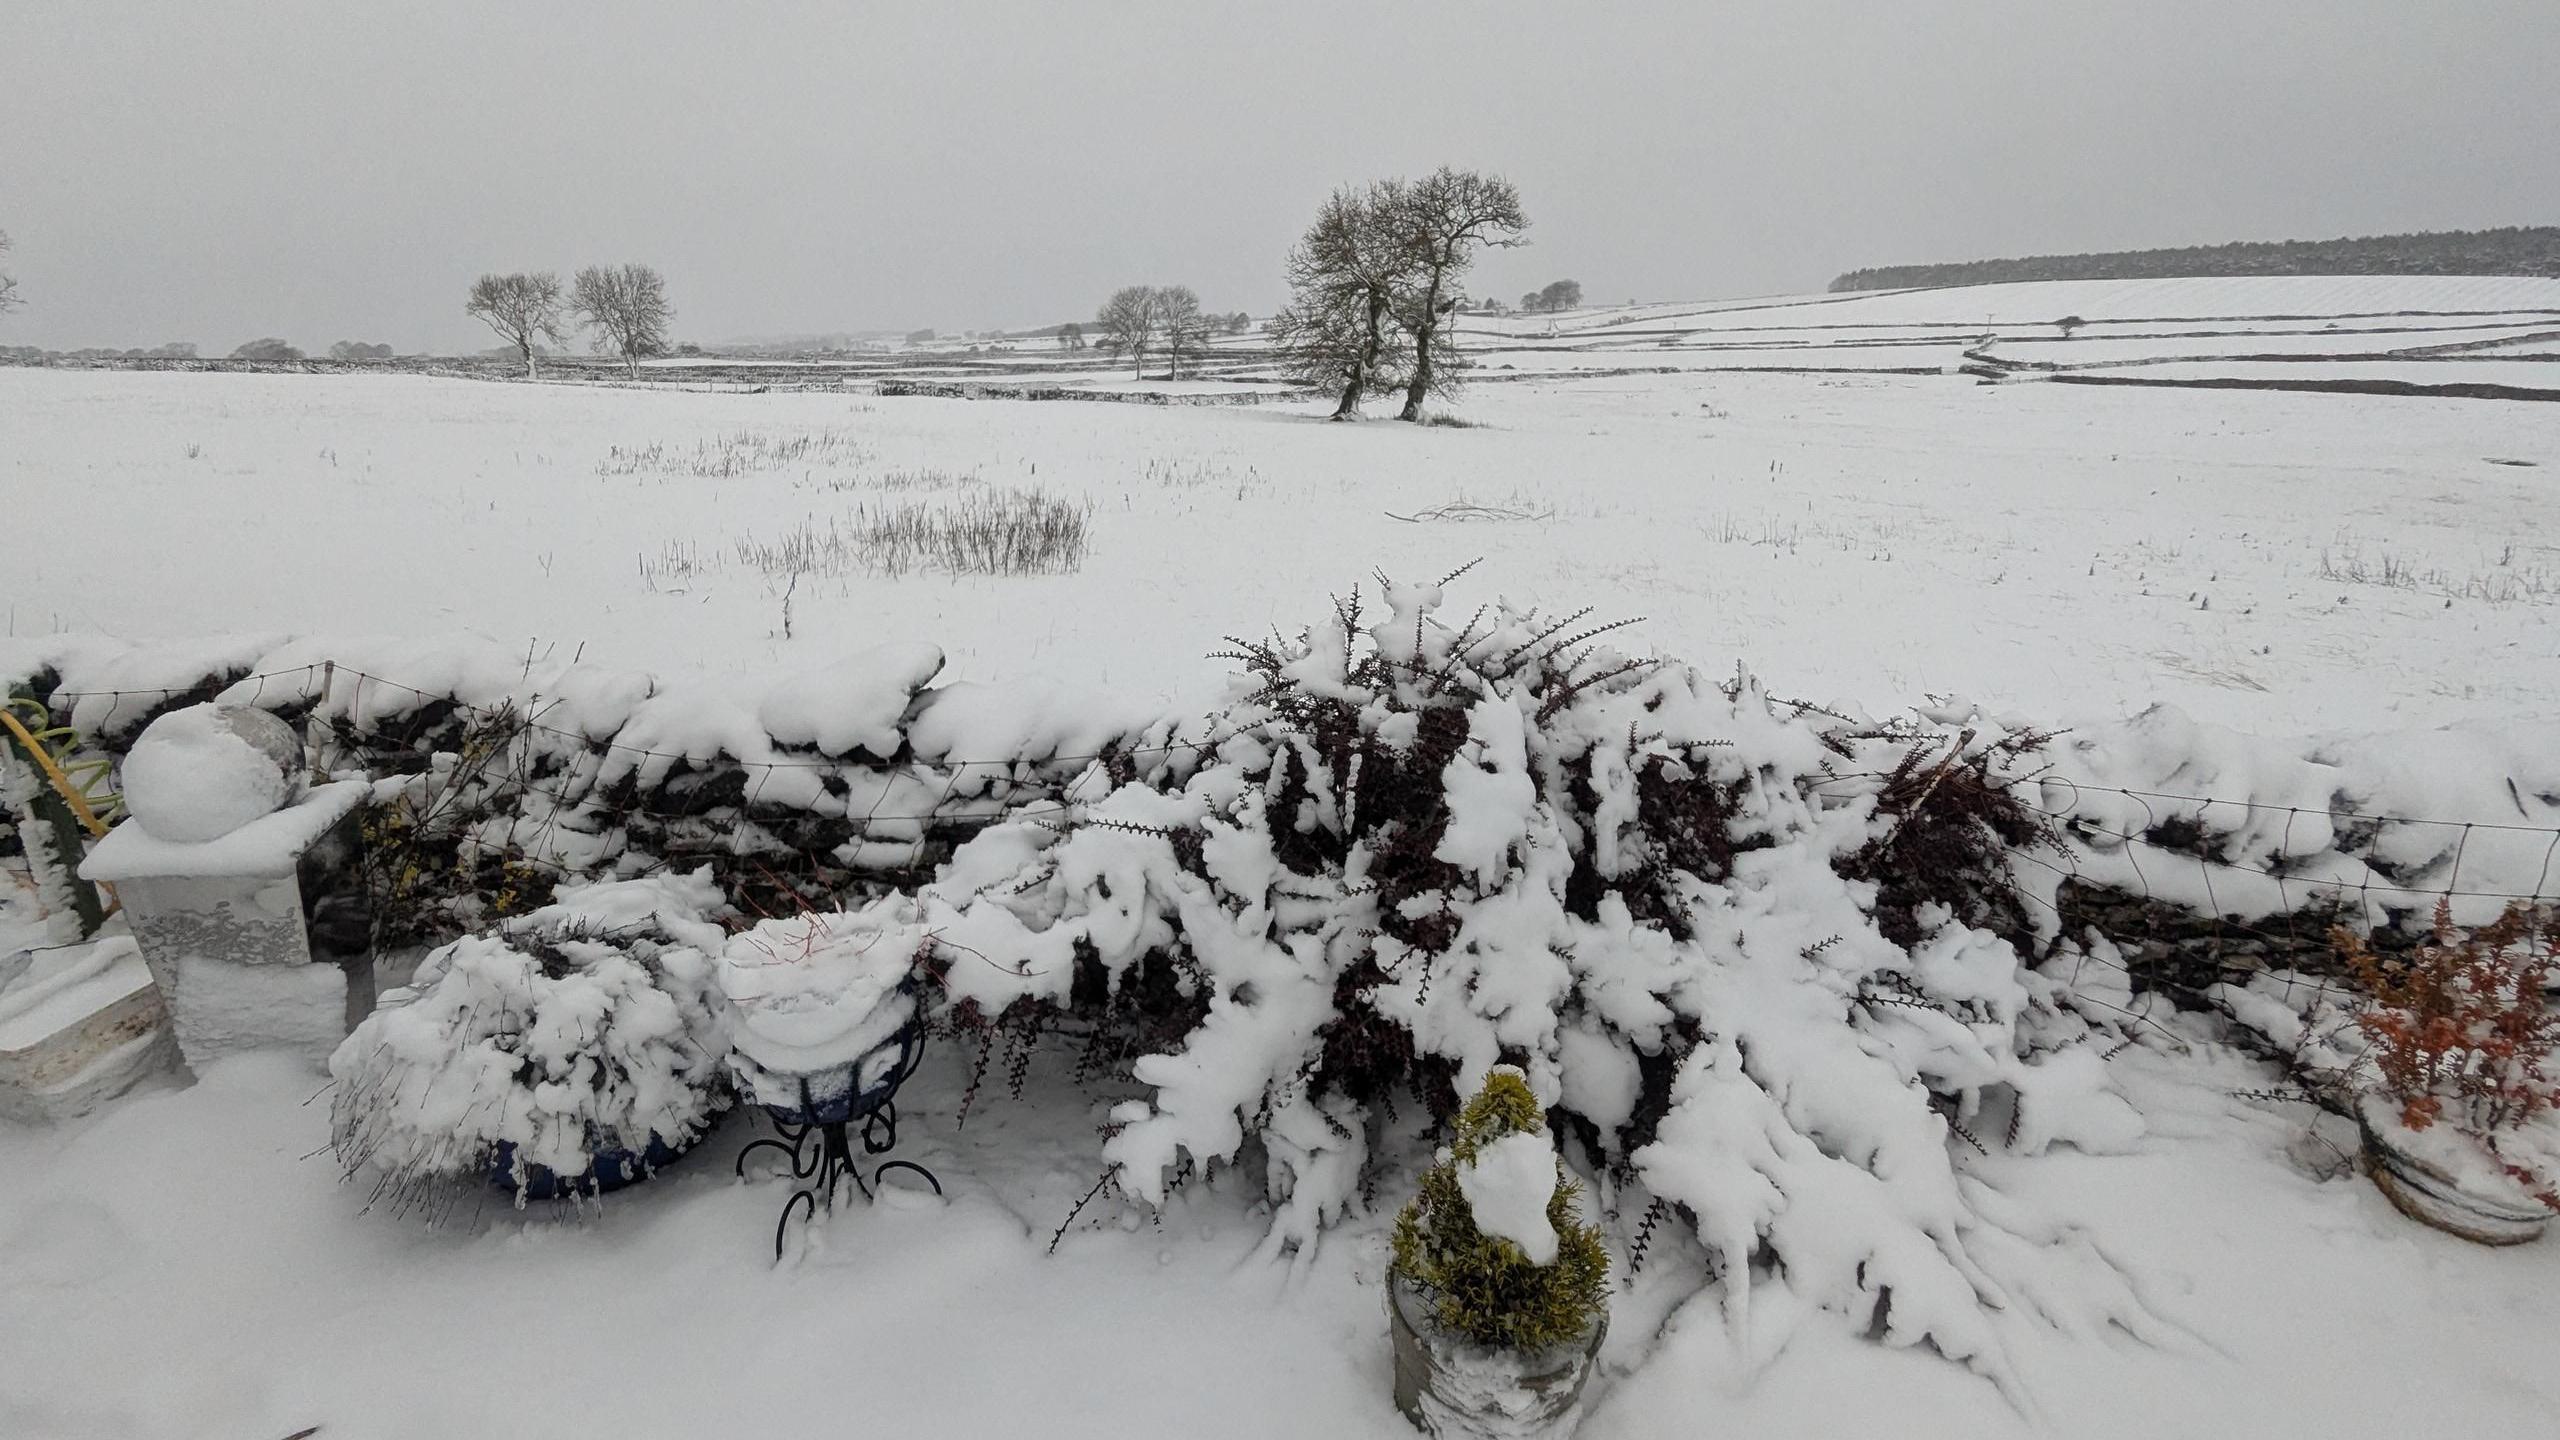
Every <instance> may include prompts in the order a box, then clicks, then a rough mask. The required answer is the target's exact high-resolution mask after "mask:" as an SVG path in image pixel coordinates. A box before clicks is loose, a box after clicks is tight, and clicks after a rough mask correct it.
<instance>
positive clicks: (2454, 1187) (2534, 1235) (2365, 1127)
mask: <svg viewBox="0 0 2560 1440" xmlns="http://www.w3.org/2000/svg"><path fill="white" fill-rule="evenodd" d="M2356 1128H2357V1129H2359V1130H2361V1131H2362V1132H2363V1134H2364V1158H2365V1171H2366V1173H2367V1174H2370V1175H2371V1176H2373V1183H2374V1186H2375V1187H2376V1188H2377V1189H2379V1190H2381V1191H2382V1194H2383V1196H2384V1198H2386V1199H2388V1200H2389V1201H2390V1202H2391V1204H2392V1208H2394V1209H2396V1210H2398V1211H2399V1212H2400V1213H2401V1214H2403V1215H2406V1216H2408V1217H2409V1218H2410V1219H2412V1220H2415V1221H2417V1222H2419V1223H2420V1224H2422V1225H2431V1226H2433V1227H2435V1228H2436V1229H2438V1230H2442V1231H2444V1232H2445V1233H2446V1234H2448V1235H2459V1236H2461V1237H2462V1238H2463V1239H2465V1240H2470V1241H2474V1242H2477V1243H2479V1244H2482V1245H2522V1244H2525V1243H2526V1242H2528V1241H2533V1240H2539V1239H2541V1238H2542V1233H2543V1232H2544V1231H2545V1230H2548V1229H2550V1228H2551V1220H2552V1212H2551V1208H2550V1207H2549V1206H2547V1205H2543V1204H2540V1203H2538V1202H2536V1201H2534V1200H2532V1199H2530V1198H2526V1197H2516V1196H2502V1195H2483V1194H2481V1193H2479V1192H2478V1191H2477V1190H2476V1189H2473V1188H2468V1187H2466V1186H2464V1185H2463V1184H2462V1183H2461V1182H2460V1181H2459V1180H2457V1179H2456V1178H2455V1177H2453V1176H2452V1175H2450V1174H2448V1173H2446V1171H2445V1170H2444V1168H2443V1167H2441V1166H2439V1165H2436V1164H2434V1163H2432V1162H2430V1161H2428V1160H2426V1159H2423V1158H2421V1157H2419V1156H2416V1155H2413V1154H2410V1153H2409V1152H2408V1151H2407V1150H2405V1149H2403V1148H2401V1147H2400V1146H2397V1145H2394V1144H2393V1143H2391V1140H2390V1138H2389V1137H2388V1136H2387V1135H2385V1134H2384V1133H2383V1132H2382V1131H2381V1130H2380V1129H2379V1128H2377V1127H2376V1126H2375V1125H2374V1124H2373V1123H2372V1122H2371V1121H2370V1120H2368V1119H2366V1118H2364V1117H2363V1116H2361V1115H2360V1116H2358V1117H2357V1121H2356Z"/></svg>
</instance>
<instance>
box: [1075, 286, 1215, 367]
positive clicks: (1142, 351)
mask: <svg viewBox="0 0 2560 1440" xmlns="http://www.w3.org/2000/svg"><path fill="white" fill-rule="evenodd" d="M1193 303H1194V304H1195V305H1196V304H1197V303H1198V301H1197V300H1195V301H1194V302H1193ZM1160 318H1161V312H1160V311H1159V310H1158V309H1157V305H1156V291H1155V287H1154V286H1152V285H1124V286H1122V287H1121V288H1120V289H1118V290H1115V291H1113V292H1112V294H1111V298H1110V299H1108V300H1105V301H1103V302H1102V309H1101V310H1100V311H1099V312H1098V313H1096V314H1095V316H1094V317H1093V324H1094V328H1095V329H1097V330H1099V331H1101V332H1102V348H1103V349H1105V350H1107V351H1110V352H1111V353H1112V354H1114V355H1117V354H1120V353H1122V352H1123V351H1126V352H1127V353H1128V355H1129V361H1130V363H1131V364H1132V365H1134V366H1136V367H1137V374H1138V375H1139V376H1141V377H1143V376H1145V374H1146V373H1147V347H1148V346H1149V345H1152V344H1154V343H1155V339H1156V335H1157V327H1158V325H1159V324H1160Z"/></svg>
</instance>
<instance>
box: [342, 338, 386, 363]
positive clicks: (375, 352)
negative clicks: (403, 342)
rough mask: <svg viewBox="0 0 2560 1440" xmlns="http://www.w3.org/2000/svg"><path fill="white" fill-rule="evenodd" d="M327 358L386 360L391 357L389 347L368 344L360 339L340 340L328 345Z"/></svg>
mask: <svg viewBox="0 0 2560 1440" xmlns="http://www.w3.org/2000/svg"><path fill="white" fill-rule="evenodd" d="M329 358H330V359H332V360H388V359H390V358H391V347H390V346H388V345H368V344H366V343H365V342H364V341H362V340H341V341H339V342H337V343H336V344H334V345H331V346H330V347H329Z"/></svg>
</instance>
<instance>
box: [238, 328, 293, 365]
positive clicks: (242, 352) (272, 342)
mask: <svg viewBox="0 0 2560 1440" xmlns="http://www.w3.org/2000/svg"><path fill="white" fill-rule="evenodd" d="M231 358H232V359H234V360H258V361H264V362H266V363H267V364H271V365H282V364H291V363H292V362H294V361H297V360H300V359H301V358H302V352H301V351H300V350H298V349H296V348H294V346H293V344H292V342H290V341H286V340H281V339H278V338H276V337H275V336H273V335H269V336H266V337H264V338H262V339H257V340H243V341H241V342H240V344H239V345H237V346H235V347H233V349H232V351H231Z"/></svg>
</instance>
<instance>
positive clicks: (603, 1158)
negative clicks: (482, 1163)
mask: <svg viewBox="0 0 2560 1440" xmlns="http://www.w3.org/2000/svg"><path fill="white" fill-rule="evenodd" d="M692 1148H693V1144H692V1142H691V1141H687V1142H686V1143H685V1144H684V1145H682V1146H673V1145H669V1144H668V1143H667V1142H666V1141H664V1140H662V1139H660V1138H659V1137H658V1136H656V1135H654V1134H653V1135H651V1136H650V1137H649V1143H648V1144H647V1145H646V1146H644V1147H642V1149H641V1150H640V1153H638V1154H636V1155H635V1154H633V1153H632V1152H630V1151H628V1150H625V1149H622V1148H620V1147H619V1146H616V1147H615V1148H613V1149H609V1150H598V1151H596V1152H595V1155H594V1158H593V1159H592V1161H591V1162H590V1163H589V1164H588V1166H587V1168H586V1169H585V1170H584V1171H582V1172H580V1173H578V1174H576V1175H562V1174H560V1173H559V1172H558V1171H555V1170H553V1169H552V1168H551V1167H549V1166H547V1165H528V1166H526V1167H525V1175H524V1197H525V1198H526V1199H528V1200H568V1199H574V1198H577V1197H580V1196H586V1195H606V1194H610V1193H612V1192H613V1191H616V1190H619V1189H622V1188H623V1187H624V1186H626V1185H636V1184H638V1183H639V1182H641V1181H643V1180H646V1179H648V1178H649V1177H650V1176H651V1175H654V1174H656V1173H657V1172H658V1171H660V1170H662V1169H665V1168H666V1167H667V1166H669V1165H672V1164H674V1163H675V1162H676V1157H677V1156H680V1155H682V1154H684V1153H685V1151H687V1150H690V1149H692ZM515 1160H516V1147H515V1143H514V1142H513V1141H507V1140H502V1141H500V1142H498V1150H497V1153H496V1154H494V1155H492V1156H490V1157H489V1183H490V1184H491V1185H494V1186H496V1187H497V1188H498V1189H500V1190H504V1191H506V1192H507V1193H508V1194H510V1195H513V1194H515V1193H516V1177H515Z"/></svg>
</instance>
